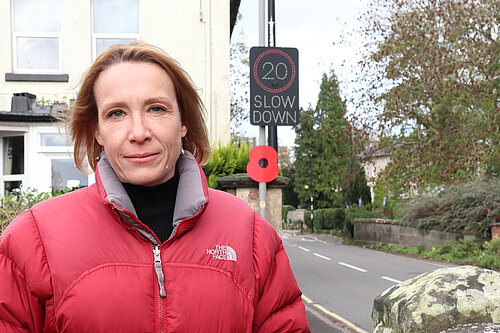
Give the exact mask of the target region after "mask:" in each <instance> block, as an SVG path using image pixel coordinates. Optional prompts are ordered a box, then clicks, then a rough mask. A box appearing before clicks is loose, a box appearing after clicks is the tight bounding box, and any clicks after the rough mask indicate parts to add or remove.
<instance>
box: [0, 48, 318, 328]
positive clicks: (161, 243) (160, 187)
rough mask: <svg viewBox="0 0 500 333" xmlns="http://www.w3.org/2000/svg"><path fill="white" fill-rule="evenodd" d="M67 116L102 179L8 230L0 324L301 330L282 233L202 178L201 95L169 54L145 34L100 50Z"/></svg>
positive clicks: (1, 251) (80, 149) (0, 272)
mask: <svg viewBox="0 0 500 333" xmlns="http://www.w3.org/2000/svg"><path fill="white" fill-rule="evenodd" d="M69 126H70V129H69V132H70V133H71V135H72V137H73V139H74V142H75V154H74V156H75V162H76V165H77V166H78V167H79V168H80V169H83V168H84V164H85V163H86V161H88V163H89V164H90V167H91V168H92V169H93V170H94V171H95V174H96V183H95V184H94V185H92V186H89V187H87V188H84V189H81V190H78V191H75V192H72V193H69V194H66V195H63V196H60V197H56V198H53V199H50V200H47V201H44V202H42V203H40V204H38V205H36V206H34V207H33V208H31V209H30V210H28V211H26V212H24V213H22V214H21V215H19V216H18V217H17V218H16V219H15V220H14V221H13V222H12V223H11V225H10V226H9V227H8V228H7V230H6V231H5V232H4V234H3V235H2V237H1V241H0V281H1V283H0V331H2V332H4V331H5V332H16V331H29V332H42V331H43V332H251V331H259V332H292V331H306V332H308V331H309V328H308V324H307V319H306V315H305V310H304V305H303V304H302V301H301V292H300V290H299V288H298V286H297V283H296V281H295V278H294V276H293V274H292V271H291V269H290V266H289V263H288V258H287V256H286V253H285V251H284V249H283V245H282V244H281V240H280V239H279V237H278V236H277V235H276V233H275V232H274V230H273V229H272V228H271V226H270V225H269V223H267V222H266V221H265V220H264V219H263V218H262V217H261V216H260V215H258V214H255V213H254V212H253V211H252V210H251V209H250V208H249V207H248V206H247V205H246V204H245V203H243V202H242V201H240V200H239V199H237V198H235V197H233V196H231V195H229V194H227V193H224V192H220V191H215V190H211V189H208V188H207V185H206V179H205V176H204V175H203V172H202V170H201V167H200V165H199V164H198V162H199V163H203V162H205V161H206V160H207V158H208V154H209V144H208V139H207V131H206V128H205V125H204V122H203V106H202V102H201V100H200V98H199V96H198V94H197V92H196V90H195V89H194V87H193V84H192V83H191V81H190V79H189V77H188V76H187V74H186V73H185V72H184V71H183V70H182V69H181V68H180V67H179V65H178V64H176V63H175V62H174V61H173V60H172V59H171V58H169V57H168V56H167V55H165V54H164V53H163V52H162V51H160V50H159V49H157V48H155V47H153V46H150V45H147V44H143V43H136V44H133V45H131V46H114V47H111V48H110V49H108V50H107V51H105V52H103V53H102V54H101V55H100V56H99V57H98V58H97V60H96V61H95V63H94V64H93V65H92V66H91V67H90V69H89V71H88V72H87V74H86V76H85V78H84V80H83V84H82V87H81V89H80V91H79V94H78V97H77V99H76V103H75V106H74V108H73V110H72V114H71V116H70V120H69Z"/></svg>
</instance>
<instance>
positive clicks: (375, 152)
mask: <svg viewBox="0 0 500 333" xmlns="http://www.w3.org/2000/svg"><path fill="white" fill-rule="evenodd" d="M391 155H392V149H390V148H387V147H380V146H379V141H378V139H377V138H376V137H375V138H374V139H373V141H372V142H371V143H370V147H369V148H368V149H367V150H365V151H364V152H362V153H360V154H359V155H358V156H357V159H358V160H359V161H360V162H361V164H362V165H363V168H364V169H365V177H366V184H367V185H368V187H369V188H370V195H371V199H372V202H373V201H374V199H375V185H377V179H378V177H379V174H380V172H382V170H384V169H385V167H386V166H387V164H389V162H390V161H391Z"/></svg>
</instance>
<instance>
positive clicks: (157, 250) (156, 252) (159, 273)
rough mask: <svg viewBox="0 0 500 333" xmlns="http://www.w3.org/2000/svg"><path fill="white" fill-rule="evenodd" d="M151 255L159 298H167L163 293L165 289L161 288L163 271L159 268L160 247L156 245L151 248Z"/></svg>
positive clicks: (163, 277)
mask: <svg viewBox="0 0 500 333" xmlns="http://www.w3.org/2000/svg"><path fill="white" fill-rule="evenodd" d="M153 254H154V256H155V271H156V276H157V277H158V284H159V285H160V296H161V297H167V293H166V292H165V287H164V286H163V281H164V279H165V276H164V275H163V270H162V268H161V256H160V246H159V245H156V246H154V247H153Z"/></svg>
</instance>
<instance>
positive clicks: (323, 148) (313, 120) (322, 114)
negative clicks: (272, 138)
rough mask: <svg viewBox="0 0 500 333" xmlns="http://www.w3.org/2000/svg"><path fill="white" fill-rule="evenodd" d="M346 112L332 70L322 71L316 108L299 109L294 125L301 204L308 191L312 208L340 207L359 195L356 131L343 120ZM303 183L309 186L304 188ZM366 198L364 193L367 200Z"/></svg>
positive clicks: (297, 179)
mask: <svg viewBox="0 0 500 333" xmlns="http://www.w3.org/2000/svg"><path fill="white" fill-rule="evenodd" d="M345 113H346V108H345V102H344V101H343V100H342V98H341V96H340V90H339V83H338V80H337V77H336V75H335V73H334V72H333V70H332V71H330V73H329V74H328V75H327V74H323V77H322V81H321V86H320V92H319V95H318V102H317V105H316V108H315V109H314V110H313V109H308V110H302V111H301V115H300V122H299V124H298V125H297V126H296V128H295V131H296V134H297V136H296V139H295V144H296V146H297V148H296V149H295V156H296V161H295V165H294V169H295V174H294V182H295V192H296V193H297V194H298V197H299V200H300V202H301V204H302V205H303V206H306V205H308V202H309V200H310V196H311V193H310V192H311V191H312V195H313V197H314V202H315V204H314V205H315V208H326V207H342V206H344V205H345V204H351V203H353V202H354V201H356V199H357V197H358V195H359V194H358V193H354V191H353V189H354V188H356V187H355V186H354V180H355V178H356V175H357V173H358V172H359V171H360V169H361V168H360V166H359V164H358V163H357V161H356V160H355V158H354V157H355V156H356V152H357V149H356V144H355V142H354V141H355V139H354V138H355V137H356V136H357V133H358V131H357V130H355V129H354V127H353V126H352V125H351V124H350V123H349V122H348V121H347V120H346V118H345V115H346V114H345ZM309 153H312V156H311V155H310V154H309ZM311 159H312V161H311ZM311 170H312V177H311ZM311 178H312V183H311ZM305 185H308V187H309V189H307V190H306V189H304V186H305ZM365 186H366V184H365ZM360 188H361V187H360ZM360 192H362V191H360ZM365 193H369V192H366V191H365ZM368 198H369V195H368V197H367V196H366V195H365V200H366V201H369V199H368ZM366 201H365V202H366Z"/></svg>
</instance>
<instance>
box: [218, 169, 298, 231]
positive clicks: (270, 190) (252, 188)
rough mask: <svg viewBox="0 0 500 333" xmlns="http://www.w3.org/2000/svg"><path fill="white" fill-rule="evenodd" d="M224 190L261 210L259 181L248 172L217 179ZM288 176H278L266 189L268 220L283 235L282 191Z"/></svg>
mask: <svg viewBox="0 0 500 333" xmlns="http://www.w3.org/2000/svg"><path fill="white" fill-rule="evenodd" d="M217 181H218V182H219V184H220V185H221V186H222V188H223V189H224V191H226V192H229V193H231V194H232V195H235V196H237V197H238V198H240V199H242V200H243V201H245V202H246V203H248V205H249V206H250V207H252V209H253V210H254V211H256V212H259V211H260V204H259V183H257V182H255V181H253V180H252V179H251V178H250V177H248V175H247V174H236V175H230V176H224V177H220V178H218V179H217ZM288 181H289V180H288V178H286V177H278V178H276V179H275V180H273V181H272V182H270V183H268V184H267V191H266V220H267V221H269V223H270V224H271V225H272V226H273V228H274V230H276V232H277V233H278V235H280V236H281V229H282V228H281V223H282V220H283V218H282V212H281V209H282V206H283V199H282V192H283V188H285V187H286V185H287V184H288Z"/></svg>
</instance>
